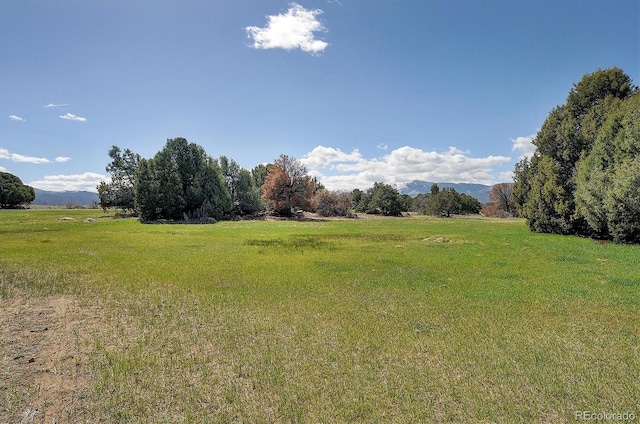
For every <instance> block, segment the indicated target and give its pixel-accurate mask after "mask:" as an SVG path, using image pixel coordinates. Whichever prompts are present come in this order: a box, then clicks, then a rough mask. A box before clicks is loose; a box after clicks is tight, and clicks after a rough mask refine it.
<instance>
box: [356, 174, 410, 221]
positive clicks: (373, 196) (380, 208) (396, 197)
mask: <svg viewBox="0 0 640 424" xmlns="http://www.w3.org/2000/svg"><path fill="white" fill-rule="evenodd" d="M406 210H407V208H406V205H405V200H404V198H403V197H402V196H401V195H400V193H399V192H398V190H396V189H395V188H393V187H391V186H390V185H389V184H385V183H380V182H376V183H374V184H373V187H371V188H369V189H368V190H367V191H366V192H365V193H364V194H362V195H361V196H360V202H358V205H357V206H356V211H357V212H364V213H371V214H380V215H386V216H399V215H401V214H402V212H404V211H406Z"/></svg>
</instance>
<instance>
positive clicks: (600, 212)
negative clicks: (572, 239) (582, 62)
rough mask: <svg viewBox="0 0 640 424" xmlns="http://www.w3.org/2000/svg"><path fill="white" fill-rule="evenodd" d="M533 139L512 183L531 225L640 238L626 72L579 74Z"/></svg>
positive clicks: (638, 180) (639, 106)
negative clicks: (531, 148) (579, 78)
mask: <svg viewBox="0 0 640 424" xmlns="http://www.w3.org/2000/svg"><path fill="white" fill-rule="evenodd" d="M533 144H534V145H535V147H536V150H535V153H534V154H533V156H532V157H531V158H525V159H523V160H521V161H520V162H518V163H517V164H516V166H515V170H514V186H513V200H514V207H515V208H516V209H517V211H518V213H519V214H520V215H521V216H523V217H525V218H526V219H527V223H528V225H529V228H530V229H531V230H532V231H535V232H543V233H557V234H575V235H580V236H587V237H594V238H601V239H610V240H613V241H616V242H628V243H639V242H640V94H638V88H637V87H636V86H634V85H633V83H632V81H631V79H630V78H629V76H628V75H626V74H625V73H624V72H623V71H622V70H621V69H619V68H609V69H604V70H597V71H596V72H593V73H591V74H587V75H585V76H584V77H583V78H582V79H581V80H580V81H579V82H578V83H576V84H574V86H573V88H572V89H571V90H570V92H569V95H568V96H567V100H566V103H565V104H563V105H560V106H557V107H555V108H554V109H553V110H552V111H551V112H550V113H549V115H548V117H547V119H546V120H545V122H544V124H543V125H542V127H541V129H540V131H539V132H538V134H537V135H536V137H535V139H534V140H533Z"/></svg>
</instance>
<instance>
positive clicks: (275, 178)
mask: <svg viewBox="0 0 640 424" xmlns="http://www.w3.org/2000/svg"><path fill="white" fill-rule="evenodd" d="M316 185H317V183H316V182H315V181H314V180H312V179H311V177H310V176H309V175H307V168H306V167H305V166H304V165H302V163H300V161H299V160H297V159H295V158H292V157H289V156H287V155H280V157H279V158H278V159H276V160H275V161H274V163H273V165H272V166H270V167H269V170H268V172H267V175H266V177H265V179H264V184H263V185H262V199H263V200H265V201H266V202H268V207H269V209H271V210H272V211H274V212H276V213H278V214H279V215H282V216H291V215H292V214H293V212H294V210H296V209H302V210H309V209H311V199H312V197H313V194H314V192H315V189H316Z"/></svg>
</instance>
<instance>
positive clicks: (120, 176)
mask: <svg viewBox="0 0 640 424" xmlns="http://www.w3.org/2000/svg"><path fill="white" fill-rule="evenodd" d="M109 157H110V158H111V162H110V163H109V164H108V165H107V167H106V170H107V172H109V174H110V175H111V181H110V182H105V181H102V182H100V184H99V185H98V187H97V189H98V196H99V198H100V205H101V206H102V207H103V208H105V209H106V208H110V207H115V208H119V209H121V210H122V211H123V212H125V213H135V214H138V215H139V216H140V218H141V219H142V220H143V221H157V220H170V221H180V220H186V221H208V220H209V221H210V220H221V219H231V218H234V217H237V216H246V215H254V214H256V213H258V212H260V211H263V210H265V209H266V210H267V211H268V212H269V213H273V214H277V215H280V216H292V215H293V214H294V213H295V212H296V211H299V210H302V211H314V212H317V213H318V214H320V215H323V216H337V215H347V214H348V213H349V212H350V210H351V208H352V198H351V195H350V194H347V193H343V192H331V191H328V190H326V189H325V188H324V187H322V185H321V184H320V183H319V182H318V181H317V180H316V179H315V178H312V177H310V176H309V175H308V174H307V169H306V168H305V167H304V166H303V165H302V164H301V162H300V161H298V160H297V159H294V158H291V157H289V156H286V155H281V156H280V157H279V158H278V159H276V160H275V161H274V162H273V163H271V164H268V165H258V166H256V167H255V168H253V169H252V170H248V169H245V168H242V167H240V166H239V165H238V163H236V162H235V161H234V160H233V159H229V158H227V157H226V156H221V157H220V158H218V159H214V158H212V157H211V156H209V155H207V154H206V152H205V151H204V149H203V148H202V147H201V146H198V145H197V144H194V143H189V142H188V141H187V140H186V139H184V138H175V139H170V140H167V143H166V144H165V146H164V148H163V149H162V150H160V151H159V152H158V153H156V154H155V156H154V157H152V158H150V159H144V158H142V157H140V156H139V155H138V154H136V153H133V152H132V151H131V150H129V149H125V150H124V151H123V150H122V149H120V148H119V147H118V146H113V148H112V149H111V150H110V151H109Z"/></svg>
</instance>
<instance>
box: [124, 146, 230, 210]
mask: <svg viewBox="0 0 640 424" xmlns="http://www.w3.org/2000/svg"><path fill="white" fill-rule="evenodd" d="M135 186H136V187H135V193H136V199H137V203H138V207H139V209H140V217H141V218H142V219H143V220H145V221H152V220H157V219H168V220H183V219H204V218H214V219H223V218H225V217H228V216H229V215H230V214H231V213H232V210H233V205H232V201H231V196H230V194H229V191H228V190H227V187H226V186H225V183H224V179H223V176H222V173H221V171H220V167H219V165H218V164H217V162H216V161H215V160H213V159H212V158H210V157H209V156H207V154H206V153H205V152H204V149H203V148H202V147H200V146H198V145H197V144H194V143H189V142H188V141H187V140H186V139H184V138H175V139H170V140H167V144H166V145H165V147H164V148H163V149H162V150H161V151H159V152H158V153H156V155H155V156H154V157H153V158H152V159H142V160H141V161H140V164H139V167H138V171H137V173H136V184H135Z"/></svg>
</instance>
